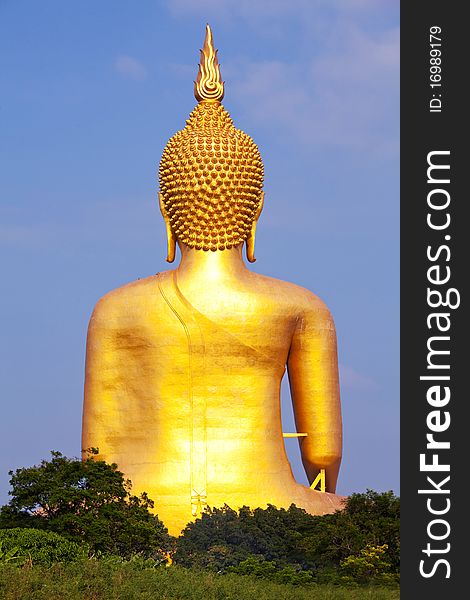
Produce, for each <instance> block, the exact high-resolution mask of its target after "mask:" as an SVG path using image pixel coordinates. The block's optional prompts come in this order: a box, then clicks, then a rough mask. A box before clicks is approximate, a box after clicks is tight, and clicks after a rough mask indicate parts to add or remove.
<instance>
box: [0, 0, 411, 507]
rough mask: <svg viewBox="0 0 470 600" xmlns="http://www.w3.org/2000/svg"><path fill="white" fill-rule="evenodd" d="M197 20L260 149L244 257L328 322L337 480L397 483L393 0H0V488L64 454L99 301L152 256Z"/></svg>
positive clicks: (161, 248) (354, 484)
mask: <svg viewBox="0 0 470 600" xmlns="http://www.w3.org/2000/svg"><path fill="white" fill-rule="evenodd" d="M206 22H209V23H210V24H211V26H212V29H213V34H214V40H215V44H216V47H217V48H219V60H220V64H221V71H222V76H223V79H224V80H225V83H226V87H225V89H226V91H225V99H224V105H225V107H226V108H227V110H228V111H229V112H230V114H231V116H232V118H233V119H234V122H235V125H236V126H237V127H239V128H240V129H243V130H244V131H246V132H248V133H249V134H250V135H251V136H252V137H253V138H254V140H255V141H256V143H257V144H258V146H259V148H260V151H261V154H262V156H263V160H264V163H265V171H266V173H265V193H266V201H265V208H264V211H263V214H262V216H261V219H260V223H259V227H258V235H257V252H256V256H257V259H258V260H257V262H256V264H255V265H254V267H253V268H254V270H256V271H258V272H261V273H264V274H267V275H271V276H273V277H278V278H280V279H285V280H290V281H293V282H295V283H297V284H299V285H303V286H305V287H307V288H309V289H311V290H312V291H313V292H315V293H316V294H317V295H319V296H320V297H321V298H322V299H323V300H324V301H325V302H326V303H327V304H328V306H329V307H330V309H331V311H332V313H333V316H334V318H335V322H336V327H337V332H338V343H339V362H340V367H341V384H342V402H343V416H344V442H345V443H344V459H343V465H342V470H341V473H340V480H339V486H338V491H339V492H340V493H343V494H348V493H351V492H354V491H364V490H365V489H366V488H373V489H376V490H388V489H393V490H394V491H395V492H398V491H399V487H398V486H399V472H398V461H399V450H398V445H399V430H398V419H399V397H398V390H399V386H398V378H399V371H398V369H399V364H398V343H399V329H398V319H399V287H398V286H399V281H398V263H399V250H398V243H399V231H398V218H399V196H398V189H399V172H398V144H399V137H398V136H399V129H398V120H399V104H398V97H399V88H398V85H399V78H398V73H399V71H398V68H399V29H398V24H399V15H398V0H394V1H387V0H349V1H348V0H297V1H295V0H292V1H286V0H258V1H257V0H198V1H196V0H168V1H166V2H157V1H155V0H141V1H140V2H131V1H130V0H127V1H124V0H100V1H99V2H98V1H96V0H81V1H80V2H78V1H73V0H72V1H70V2H62V1H60V0H42V1H41V2H32V1H30V2H27V1H24V0H15V1H13V0H0V63H1V64H0V80H1V89H2V94H1V97H0V131H1V135H0V161H1V162H0V164H1V172H0V253H1V281H2V293H1V295H0V314H1V315H2V323H1V329H2V335H1V339H0V353H1V356H0V359H1V360H0V386H1V387H0V397H1V401H2V419H1V422H0V445H1V448H0V502H5V501H6V500H7V489H8V475H7V471H8V470H9V469H14V468H17V467H20V466H27V465H31V464H34V463H37V462H39V461H40V460H41V459H42V458H45V457H46V456H47V455H48V452H49V450H51V449H57V450H61V451H62V452H64V453H66V454H68V455H78V453H79V451H80V429H81V410H82V394H83V391H82V390H83V371H84V355H85V338H86V328H87V323H88V319H89V317H90V314H91V311H92V309H93V306H94V304H95V303H96V301H97V300H98V299H99V298H100V297H101V296H103V295H104V294H105V293H106V292H108V291H109V290H111V289H113V288H116V287H119V286H121V285H123V284H125V283H127V282H129V281H132V280H134V279H137V278H138V277H145V276H148V275H152V274H154V273H156V272H157V271H161V270H164V269H166V268H167V264H166V262H165V231H164V226H163V222H162V219H161V216H160V213H159V210H158V205H157V189H158V188H157V182H156V171H157V167H158V163H159V160H160V156H161V153H162V150H163V147H164V145H165V143H166V142H167V140H168V139H169V138H170V137H171V136H172V135H173V134H174V133H175V132H176V131H177V130H178V129H181V128H182V127H183V126H184V123H185V119H186V118H187V117H188V115H189V113H190V111H191V110H192V108H193V107H194V105H195V102H196V101H195V99H194V96H193V83H192V82H193V80H194V78H195V76H196V73H197V62H198V58H199V52H198V50H199V48H201V47H202V43H203V40H204V28H205V23H206ZM283 391H284V395H283V403H284V404H285V407H284V419H285V430H292V421H291V419H292V417H291V413H290V410H289V406H288V394H287V387H286V386H284V390H283ZM287 445H288V453H289V456H290V458H291V462H292V464H293V469H294V472H295V474H296V476H297V478H298V480H299V481H301V482H303V483H304V482H305V481H306V480H305V478H304V476H303V474H302V469H301V467H300V463H299V458H298V450H297V445H296V442H295V440H288V441H287Z"/></svg>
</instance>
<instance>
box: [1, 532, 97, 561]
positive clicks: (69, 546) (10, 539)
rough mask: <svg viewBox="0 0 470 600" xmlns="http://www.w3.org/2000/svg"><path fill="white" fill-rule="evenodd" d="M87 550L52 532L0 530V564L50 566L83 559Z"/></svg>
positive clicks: (83, 546) (84, 546)
mask: <svg viewBox="0 0 470 600" xmlns="http://www.w3.org/2000/svg"><path fill="white" fill-rule="evenodd" d="M87 553H88V547H87V546H86V545H80V544H77V543H76V542H72V541H70V540H68V539H66V538H64V537H63V536H61V535H59V534H57V533H53V532H52V531H40V530H38V529H28V528H19V527H18V528H15V529H0V561H2V562H13V563H15V564H18V565H23V564H25V563H27V562H30V563H32V564H40V565H45V566H49V565H52V564H53V563H68V562H71V561H75V560H80V559H84V558H86V556H87Z"/></svg>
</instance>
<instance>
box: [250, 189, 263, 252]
mask: <svg viewBox="0 0 470 600" xmlns="http://www.w3.org/2000/svg"><path fill="white" fill-rule="evenodd" d="M263 205H264V192H260V196H259V205H258V208H257V210H256V214H255V218H254V219H253V223H252V224H251V231H250V236H249V237H248V239H247V240H246V258H247V259H248V262H251V263H254V262H255V261H256V258H255V238H256V225H257V223H258V219H259V216H260V214H261V211H262V210H263Z"/></svg>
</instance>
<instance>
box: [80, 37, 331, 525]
mask: <svg viewBox="0 0 470 600" xmlns="http://www.w3.org/2000/svg"><path fill="white" fill-rule="evenodd" d="M223 94H224V86H223V82H222V79H221V77H220V72H219V69H218V63H217V57H216V53H215V50H214V48H213V45H212V36H211V32H210V29H209V28H207V34H206V41H205V44H204V48H203V50H202V51H201V63H200V71H199V74H198V77H197V80H196V82H195V95H196V98H197V100H198V101H199V104H198V105H197V106H196V108H195V109H194V110H193V112H192V113H191V115H190V118H189V119H188V121H187V124H186V127H185V128H184V129H183V130H182V131H179V132H178V133H177V134H175V135H174V136H173V137H172V138H171V139H170V141H169V142H168V144H167V146H166V147H165V150H164V153H163V157H162V160H161V163H160V176H159V178H160V193H159V199H160V208H161V211H162V215H163V217H164V219H165V223H166V231H167V239H168V256H167V260H168V262H173V260H174V258H175V253H176V246H177V245H178V247H179V249H180V252H181V262H180V264H179V265H178V267H177V269H175V270H173V271H166V272H164V273H161V274H159V275H156V276H154V277H149V278H148V279H144V280H140V281H137V282H135V283H132V284H129V285H127V286H124V287H122V288H119V289H117V290H115V291H114V292H111V293H110V294H108V295H107V296H105V297H104V298H103V299H102V300H101V301H100V302H99V303H98V305H97V307H96V309H95V312H94V314H93V317H92V319H91V322H90V327H89V333H88V341H87V362H86V381H85V403H84V416H83V439H82V447H83V449H84V450H86V449H87V448H91V447H93V448H98V449H99V454H98V457H100V458H103V459H105V460H106V461H108V462H115V463H117V465H118V467H119V469H120V470H121V471H123V472H124V474H125V476H126V477H127V478H129V479H130V480H131V481H132V484H133V490H134V493H141V492H143V491H145V492H147V493H148V494H149V496H150V498H151V499H152V500H154V502H155V510H156V512H157V513H158V515H159V516H160V518H161V519H162V520H163V521H164V523H165V525H166V526H167V527H168V529H169V530H170V532H171V533H173V534H178V533H179V532H180V531H181V529H182V528H183V527H184V526H185V525H186V523H188V521H190V520H191V519H192V518H194V517H195V516H197V515H199V514H201V511H202V510H203V509H204V506H206V505H210V506H221V505H223V504H228V505H229V506H231V507H232V508H237V507H240V506H243V505H249V506H251V507H252V508H255V507H260V506H266V505H267V504H274V505H276V506H279V507H288V506H289V505H290V504H292V503H294V504H296V505H297V506H299V507H303V508H305V509H306V510H308V511H309V512H311V513H313V514H323V513H325V512H332V511H333V510H335V509H336V508H340V507H341V498H340V497H339V496H336V495H335V494H334V492H335V489H336V480H337V476H338V471H339V465H340V461H341V411H340V400H339V386H338V370H337V356H336V337H335V331H334V326H333V322H332V319H331V317H330V314H329V312H328V310H327V309H326V307H325V306H324V304H323V303H322V302H321V301H320V300H319V299H318V298H316V297H315V296H314V295H313V294H311V293H310V292H308V291H307V290H305V289H303V288H300V287H298V286H296V285H293V284H289V283H285V282H282V281H279V280H275V279H271V278H269V277H264V276H262V275H257V274H255V273H252V272H251V271H249V270H248V269H247V267H246V265H245V263H244V261H243V258H242V248H243V246H244V245H246V256H247V259H248V261H249V262H254V260H255V259H254V246H255V235H256V225H257V221H258V218H259V216H260V213H261V210H262V208H263V200H264V194H263V190H262V187H263V164H262V161H261V156H260V154H259V151H258V148H257V146H256V144H255V143H254V142H253V140H252V139H251V138H250V137H249V136H248V135H247V134H245V133H244V132H242V131H240V130H238V129H236V128H235V127H234V126H233V123H232V120H231V118H230V116H229V115H228V113H227V111H226V110H225V109H224V107H223V106H222V104H221V100H222V97H223ZM286 367H287V368H288V371H289V382H290V386H291V396H292V402H293V407H294V413H295V420H296V426H297V431H298V432H299V434H301V435H302V437H300V450H301V455H302V460H303V464H304V467H305V470H306V473H307V477H308V479H309V481H310V483H312V482H314V481H315V480H316V478H317V476H318V475H324V481H325V490H326V492H320V491H316V490H312V489H310V488H307V487H305V486H302V485H300V484H298V483H296V481H295V480H294V478H293V476H292V472H291V469H290V465H289V462H288V460H287V457H286V454H285V450H284V442H283V436H282V426H281V413H280V385H281V379H282V377H283V375H284V372H285V369H286Z"/></svg>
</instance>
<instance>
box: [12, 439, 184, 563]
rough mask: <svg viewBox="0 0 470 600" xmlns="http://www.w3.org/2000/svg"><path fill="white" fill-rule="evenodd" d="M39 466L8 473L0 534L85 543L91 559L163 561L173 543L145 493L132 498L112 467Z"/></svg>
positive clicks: (80, 463)
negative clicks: (21, 532)
mask: <svg viewBox="0 0 470 600" xmlns="http://www.w3.org/2000/svg"><path fill="white" fill-rule="evenodd" d="M51 454H52V457H51V460H43V461H42V462H41V463H40V465H36V466H33V467H28V468H21V469H17V470H16V471H15V472H13V471H10V477H11V479H10V485H11V488H12V489H11V491H10V492H9V493H10V496H11V500H10V502H9V504H8V505H6V506H3V507H2V508H1V509H0V528H12V527H28V528H34V529H44V530H48V531H54V532H56V533H59V534H61V535H63V536H65V537H67V538H68V539H71V540H75V541H84V542H86V543H87V544H88V545H89V547H90V549H91V551H92V552H94V553H96V552H98V553H108V554H117V555H119V556H122V557H124V558H128V557H130V556H131V555H133V554H142V555H143V556H145V557H149V558H155V559H162V558H163V556H164V555H165V554H166V552H167V551H168V550H169V549H170V548H171V546H172V538H171V537H170V536H169V535H168V531H167V530H166V528H165V527H164V525H163V523H162V522H161V521H160V520H159V519H158V517H157V516H156V515H154V514H152V513H151V512H150V510H151V509H152V508H153V507H154V503H153V501H152V500H150V498H148V496H147V495H146V494H145V493H144V494H142V495H141V496H139V497H137V496H134V495H132V493H131V483H130V481H128V480H127V481H126V480H125V479H124V476H123V474H122V473H121V472H120V471H119V470H118V469H117V465H116V464H107V463H106V462H104V461H102V460H96V459H95V458H94V457H93V455H94V454H96V450H93V449H91V450H90V451H89V453H88V457H87V458H86V459H85V460H80V459H77V458H67V457H65V456H63V455H62V454H61V453H60V452H52V453H51Z"/></svg>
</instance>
